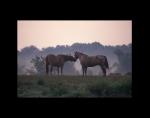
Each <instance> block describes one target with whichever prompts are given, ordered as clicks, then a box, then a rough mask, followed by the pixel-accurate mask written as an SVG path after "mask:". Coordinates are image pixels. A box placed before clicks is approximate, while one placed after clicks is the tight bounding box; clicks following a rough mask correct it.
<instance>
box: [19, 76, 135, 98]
mask: <svg viewBox="0 0 150 118" xmlns="http://www.w3.org/2000/svg"><path fill="white" fill-rule="evenodd" d="M131 92H132V77H131V76H127V75H126V76H108V77H99V76H87V77H84V78H83V77H82V76H52V77H51V76H35V75H33V76H26V75H18V79H17V96H18V97H36V98H37V97H131V94H132V93H131Z"/></svg>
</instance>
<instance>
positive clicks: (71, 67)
mask: <svg viewBox="0 0 150 118" xmlns="http://www.w3.org/2000/svg"><path fill="white" fill-rule="evenodd" d="M116 50H119V51H117V53H116ZM75 51H80V52H82V53H85V54H87V55H89V56H94V55H105V56H106V57H107V60H108V63H109V67H110V69H109V72H110V73H116V72H117V73H127V72H132V45H131V44H128V45H117V46H104V45H102V44H100V43H98V42H93V43H88V44H87V43H74V44H72V45H71V46H68V45H57V46H56V47H47V48H43V49H41V50H40V49H38V48H37V47H36V46H28V47H25V48H23V49H21V50H20V51H18V53H17V54H18V55H17V62H18V63H17V64H18V74H33V73H34V74H40V73H39V72H38V71H37V69H36V68H35V65H34V63H31V60H32V59H35V57H36V56H39V57H41V56H42V57H46V55H48V54H55V55H57V54H67V55H72V56H74V52H75ZM118 52H119V53H118ZM41 69H45V66H44V65H43V67H41ZM42 72H43V74H45V70H44V71H42ZM55 73H56V72H55ZM63 74H64V75H82V68H81V64H80V61H79V59H78V60H77V61H76V62H66V63H65V64H64V69H63ZM87 75H102V70H101V68H100V66H95V67H89V68H88V69H87Z"/></svg>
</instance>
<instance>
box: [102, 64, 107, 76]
mask: <svg viewBox="0 0 150 118" xmlns="http://www.w3.org/2000/svg"><path fill="white" fill-rule="evenodd" d="M101 69H102V71H103V74H104V76H106V68H105V66H101Z"/></svg>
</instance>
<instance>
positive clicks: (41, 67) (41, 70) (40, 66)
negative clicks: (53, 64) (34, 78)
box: [31, 56, 45, 74]
mask: <svg viewBox="0 0 150 118" xmlns="http://www.w3.org/2000/svg"><path fill="white" fill-rule="evenodd" d="M31 63H32V64H33V65H34V67H35V69H36V71H37V74H45V63H44V58H42V57H39V56H36V57H35V58H33V59H32V60H31Z"/></svg>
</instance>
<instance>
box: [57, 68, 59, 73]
mask: <svg viewBox="0 0 150 118" xmlns="http://www.w3.org/2000/svg"><path fill="white" fill-rule="evenodd" d="M57 72H58V75H59V67H57Z"/></svg>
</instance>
